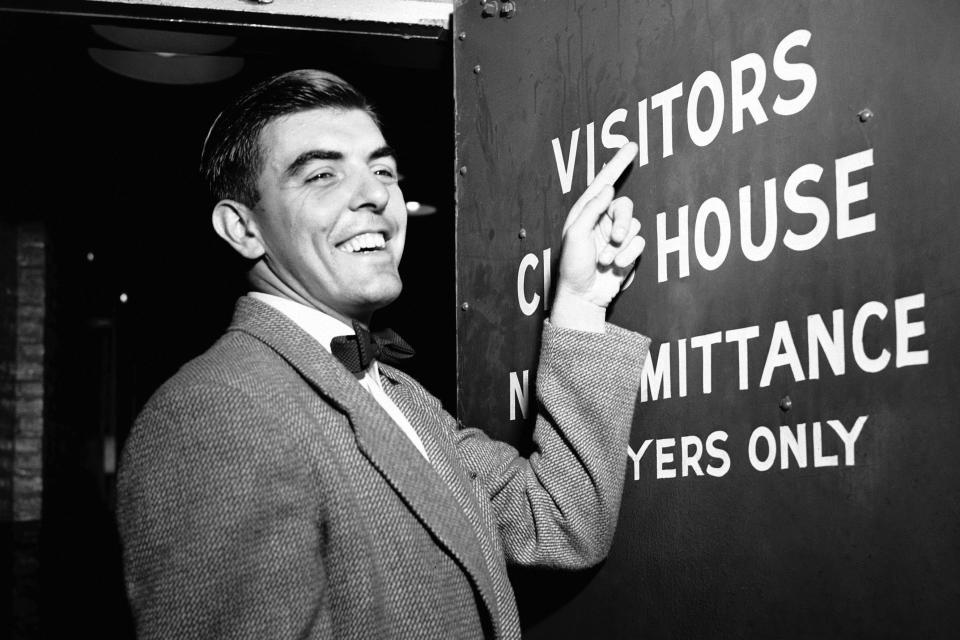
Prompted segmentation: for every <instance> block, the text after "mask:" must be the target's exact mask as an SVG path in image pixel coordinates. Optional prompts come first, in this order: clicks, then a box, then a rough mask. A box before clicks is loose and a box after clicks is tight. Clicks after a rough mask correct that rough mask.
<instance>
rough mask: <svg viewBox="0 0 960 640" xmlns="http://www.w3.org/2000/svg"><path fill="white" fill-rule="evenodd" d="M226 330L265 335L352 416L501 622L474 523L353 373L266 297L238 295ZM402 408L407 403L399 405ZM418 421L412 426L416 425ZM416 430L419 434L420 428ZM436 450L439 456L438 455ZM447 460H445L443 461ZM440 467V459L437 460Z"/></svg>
mask: <svg viewBox="0 0 960 640" xmlns="http://www.w3.org/2000/svg"><path fill="white" fill-rule="evenodd" d="M230 329H231V330H236V331H243V332H245V333H247V334H249V335H251V336H253V337H255V338H257V339H258V340H260V341H262V342H264V343H265V344H266V345H268V346H269V347H270V348H271V349H273V350H274V351H276V352H277V354H278V355H280V357H282V358H283V359H284V360H286V361H287V362H288V363H290V365H291V366H293V367H294V369H296V370H297V371H298V372H299V373H300V375H302V376H303V377H304V379H306V380H307V381H308V382H309V383H310V384H311V385H312V386H313V387H314V388H315V389H316V390H317V392H318V393H319V394H320V395H321V396H323V398H324V399H325V400H327V402H329V403H330V404H331V405H332V406H333V407H335V408H336V409H337V410H339V411H340V412H342V413H344V414H345V415H346V416H347V418H348V419H349V421H350V424H351V426H352V428H353V431H354V435H355V437H356V441H357V447H358V448H359V449H360V451H361V452H362V453H363V454H364V456H366V457H367V459H368V460H369V461H370V463H371V464H372V465H373V466H374V467H375V468H376V469H377V470H378V471H379V472H380V474H381V475H382V476H383V477H384V479H386V481H387V482H388V483H389V484H390V486H391V487H392V488H393V490H394V491H396V492H397V494H398V495H400V497H401V498H402V499H403V501H404V502H405V503H406V504H407V506H408V507H409V508H410V510H411V511H412V512H413V513H414V514H415V515H416V516H417V518H418V519H419V520H420V521H421V522H422V523H423V525H424V526H425V527H426V528H427V529H428V530H429V531H430V532H431V533H432V534H433V536H434V537H435V538H436V539H437V540H438V541H439V542H440V544H441V545H442V546H444V547H445V548H446V550H447V551H448V552H449V553H450V554H451V556H453V557H454V558H455V559H456V560H457V561H458V562H459V563H460V565H461V566H462V567H463V569H464V570H465V571H466V573H467V574H468V575H469V576H470V578H471V580H472V581H473V583H474V585H475V586H476V587H477V590H478V591H479V592H480V595H481V597H482V600H483V601H484V603H485V604H486V606H487V609H488V613H489V615H490V618H491V620H493V621H495V625H498V624H499V616H498V615H495V612H496V611H497V606H496V597H495V594H494V589H493V585H492V582H491V577H490V574H489V572H488V571H487V569H486V562H485V561H484V555H483V552H482V550H481V548H480V543H479V541H478V539H477V534H476V533H475V531H474V528H473V525H472V524H471V523H470V520H469V519H468V518H467V516H466V515H465V513H464V510H463V508H462V507H461V502H462V498H461V497H460V496H456V495H454V493H453V492H452V491H451V489H450V487H449V486H448V483H447V482H446V481H445V480H444V478H441V476H440V475H439V474H438V472H437V470H435V469H434V468H433V467H432V466H431V464H430V462H428V461H427V460H425V459H424V457H423V456H422V455H421V454H420V452H419V451H417V449H416V447H415V446H414V445H413V443H412V442H410V440H409V438H407V436H406V435H405V434H404V433H403V432H402V431H401V430H400V428H399V427H398V426H397V425H396V423H394V422H393V420H392V419H391V418H390V416H389V415H388V414H387V413H386V412H385V411H384V410H383V408H382V407H381V406H380V405H379V404H378V403H377V402H376V400H374V399H373V397H372V396H371V395H370V394H369V393H367V391H366V390H365V389H364V388H363V387H361V386H360V385H359V384H358V382H357V380H356V378H354V377H353V375H352V374H351V373H350V372H349V371H347V369H346V368H345V367H344V366H343V365H341V364H340V362H339V361H338V360H337V359H336V358H334V357H333V356H332V355H330V353H328V352H327V351H326V350H325V349H324V348H323V347H322V346H320V345H319V344H318V343H317V342H316V341H315V340H314V339H313V338H311V337H310V336H309V335H308V334H307V333H306V332H304V331H303V330H302V329H301V328H300V327H298V326H297V325H296V324H295V323H294V322H292V321H291V320H289V319H288V318H287V317H286V316H284V315H283V314H282V313H281V312H279V311H277V310H276V309H274V308H273V307H271V306H270V305H267V304H265V303H263V302H260V301H258V300H255V299H253V298H250V297H248V296H244V297H242V298H241V299H240V300H239V301H238V302H237V307H236V311H235V313H234V319H233V322H232V324H231V326H230ZM401 409H402V410H403V411H404V415H408V416H409V415H410V414H409V413H407V411H408V407H407V406H402V407H401ZM415 428H416V426H415ZM421 437H422V434H421ZM429 440H430V442H429V443H428V442H427V441H424V445H425V447H426V449H427V452H428V455H430V457H431V460H433V459H434V456H435V455H440V451H439V450H438V449H437V445H435V444H434V442H433V441H434V440H435V438H433V437H430V438H429ZM441 457H442V456H441ZM444 466H448V463H447V462H446V461H442V462H441V467H444ZM438 469H440V467H438Z"/></svg>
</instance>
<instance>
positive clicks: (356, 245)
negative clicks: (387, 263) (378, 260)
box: [339, 233, 387, 253]
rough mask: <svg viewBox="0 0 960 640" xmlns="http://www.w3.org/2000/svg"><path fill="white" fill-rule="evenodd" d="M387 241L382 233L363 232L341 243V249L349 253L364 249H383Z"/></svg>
mask: <svg viewBox="0 0 960 640" xmlns="http://www.w3.org/2000/svg"><path fill="white" fill-rule="evenodd" d="M385 246H387V241H386V240H385V239H384V238H383V234H382V233H361V234H360V235H358V236H354V237H352V238H350V239H349V240H347V241H346V242H343V243H341V244H340V246H339V249H340V250H341V251H346V252H347V253H357V252H358V251H363V250H364V249H383V248H384V247H385Z"/></svg>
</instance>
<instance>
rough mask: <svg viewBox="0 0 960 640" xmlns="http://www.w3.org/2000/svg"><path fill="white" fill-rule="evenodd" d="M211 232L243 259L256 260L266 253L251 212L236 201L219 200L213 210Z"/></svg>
mask: <svg viewBox="0 0 960 640" xmlns="http://www.w3.org/2000/svg"><path fill="white" fill-rule="evenodd" d="M212 221H213V230H214V231H216V232H217V235H218V236H220V237H221V238H223V239H224V240H226V241H227V244H229V245H230V246H231V247H233V249H234V250H235V251H236V252H237V253H239V254H240V255H242V256H243V257H244V258H248V259H250V260H256V259H258V258H260V256H262V255H263V254H264V252H265V251H266V250H265V248H264V246H263V241H262V240H261V238H260V230H259V229H258V228H257V223H256V220H254V219H253V212H252V211H251V210H250V208H249V207H247V206H246V205H245V204H243V203H241V202H237V201H236V200H221V201H220V202H218V203H217V205H216V206H215V207H214V208H213V216H212Z"/></svg>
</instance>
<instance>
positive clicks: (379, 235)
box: [254, 109, 407, 321]
mask: <svg viewBox="0 0 960 640" xmlns="http://www.w3.org/2000/svg"><path fill="white" fill-rule="evenodd" d="M260 145H261V149H262V153H263V170H262V171H261V173H260V179H259V181H258V184H257V186H258V189H259V192H260V202H259V203H257V206H256V207H255V208H254V216H255V219H256V221H257V224H258V227H259V229H260V234H261V239H262V241H263V244H264V248H265V251H266V253H265V256H264V260H265V262H266V265H267V266H268V267H269V269H270V271H271V272H272V273H273V275H274V276H276V278H278V279H279V280H280V281H281V282H282V284H283V286H284V287H285V288H286V289H289V291H290V293H291V294H292V295H291V297H293V298H294V299H297V298H299V299H298V300H297V301H298V302H303V303H305V304H308V305H310V306H313V307H316V308H318V309H321V310H323V311H326V312H328V313H331V312H332V313H333V314H334V315H339V316H341V317H346V318H349V319H358V320H361V321H365V320H367V319H368V318H369V316H370V314H371V313H372V312H373V311H375V310H377V309H379V308H381V307H383V306H385V305H387V304H389V303H390V302H392V301H393V300H395V299H396V297H397V296H398V295H400V290H401V286H402V285H401V283H400V274H399V273H398V271H397V267H398V266H399V264H400V256H401V255H402V254H403V244H404V239H405V237H406V226H407V210H406V204H405V203H404V200H403V194H402V193H401V192H400V187H399V186H398V184H397V177H398V176H397V165H396V159H395V158H394V157H393V152H392V151H391V149H390V148H389V147H387V144H386V142H385V141H384V139H383V135H382V134H381V132H380V129H379V127H378V126H377V124H376V123H375V122H374V121H373V119H372V118H371V117H370V116H369V115H368V114H367V113H365V112H364V111H361V110H359V109H355V110H336V109H314V110H312V111H303V112H300V113H295V114H292V115H288V116H284V117H282V118H278V119H276V120H274V121H272V122H271V123H269V124H268V125H267V126H266V127H265V128H264V129H263V131H262V133H261V135H260Z"/></svg>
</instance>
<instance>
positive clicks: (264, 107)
mask: <svg viewBox="0 0 960 640" xmlns="http://www.w3.org/2000/svg"><path fill="white" fill-rule="evenodd" d="M311 109H343V110H350V109H360V110H362V111H365V112H366V113H367V114H369V115H370V117H371V118H373V120H374V121H375V122H376V123H377V125H378V126H379V124H380V122H379V119H378V118H377V115H376V112H375V111H374V109H373V106H372V105H371V104H370V103H369V102H368V101H367V99H366V98H365V97H364V96H363V95H362V94H361V93H360V92H359V91H357V90H356V89H355V88H354V87H353V86H352V85H350V84H349V83H348V82H346V81H345V80H343V79H342V78H340V77H338V76H335V75H333V74H332V73H328V72H326V71H318V70H316V69H299V70H297V71H288V72H287V73H284V74H281V75H279V76H275V77H273V78H270V79H269V80H265V81H264V82H261V83H260V84H258V85H256V86H255V87H253V88H252V89H250V90H248V91H247V92H246V93H244V94H243V95H241V96H240V97H239V98H238V99H237V100H236V101H235V102H234V103H233V104H231V105H230V106H228V107H227V108H226V109H224V110H223V111H221V112H220V115H218V116H217V118H216V120H214V121H213V125H211V127H210V131H209V132H207V139H206V140H205V141H204V143H203V151H202V152H201V157H200V176H201V178H202V179H203V181H204V182H205V183H206V185H207V188H208V189H209V191H210V194H211V196H213V198H214V200H216V201H219V200H222V199H224V198H229V199H232V200H238V201H240V202H242V203H244V204H246V205H247V206H250V207H252V206H254V205H256V204H257V202H258V201H259V200H260V195H259V193H258V191H257V179H258V178H259V176H260V171H261V169H262V168H263V153H262V152H263V150H262V149H261V148H260V132H261V131H263V128H264V127H265V126H267V124H269V123H270V122H271V121H272V120H274V119H276V118H279V117H282V116H285V115H289V114H291V113H298V112H300V111H309V110H311Z"/></svg>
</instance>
